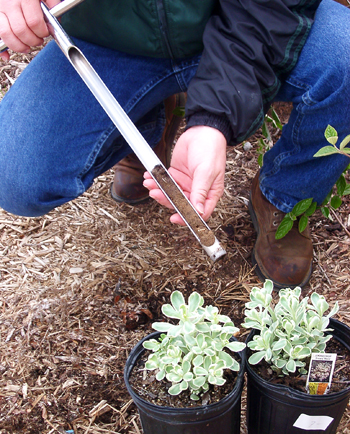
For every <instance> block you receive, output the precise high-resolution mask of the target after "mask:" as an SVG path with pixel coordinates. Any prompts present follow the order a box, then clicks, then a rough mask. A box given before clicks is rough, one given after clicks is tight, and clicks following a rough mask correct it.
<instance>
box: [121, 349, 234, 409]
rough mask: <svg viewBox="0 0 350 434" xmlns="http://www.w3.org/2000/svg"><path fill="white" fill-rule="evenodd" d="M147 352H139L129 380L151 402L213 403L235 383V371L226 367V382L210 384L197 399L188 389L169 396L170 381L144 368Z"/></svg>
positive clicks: (181, 405) (188, 405) (173, 404)
mask: <svg viewBox="0 0 350 434" xmlns="http://www.w3.org/2000/svg"><path fill="white" fill-rule="evenodd" d="M149 354H150V351H144V352H143V353H142V354H141V356H140V357H139V359H138V360H137V363H136V364H135V366H134V368H133V370H132V371H131V374H130V377H129V382H130V385H131V387H132V388H133V389H134V391H135V393H136V394H137V395H139V396H141V397H142V398H143V399H145V400H146V401H149V402H151V403H152V404H155V405H160V406H168V407H176V408H191V407H198V406H202V405H209V404H214V403H215V402H218V401H220V400H221V399H223V398H224V397H225V396H227V395H228V394H229V393H230V392H231V391H232V390H233V388H234V386H235V384H236V379H237V372H234V371H231V370H230V369H226V370H225V371H224V376H223V378H224V379H225V380H226V383H225V384H224V385H223V386H220V387H218V386H213V385H210V386H209V390H208V391H207V392H205V393H204V394H202V395H200V400H199V401H194V400H192V399H191V398H190V395H191V394H190V392H189V391H188V390H185V391H183V392H181V393H180V394H179V395H176V396H171V395H169V394H168V389H169V387H170V386H171V383H170V382H168V381H167V380H162V381H157V379H156V377H155V375H156V372H152V371H146V370H145V369H144V366H145V363H146V361H147V359H148V356H149ZM231 356H232V357H234V358H235V359H236V360H237V361H238V362H239V360H240V359H239V358H238V357H237V356H236V355H235V354H233V353H231Z"/></svg>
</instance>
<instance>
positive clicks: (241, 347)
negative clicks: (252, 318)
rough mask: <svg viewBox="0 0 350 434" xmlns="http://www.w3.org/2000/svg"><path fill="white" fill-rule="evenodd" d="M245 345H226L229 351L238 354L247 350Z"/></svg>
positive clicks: (233, 343) (236, 343) (237, 343)
mask: <svg viewBox="0 0 350 434" xmlns="http://www.w3.org/2000/svg"><path fill="white" fill-rule="evenodd" d="M245 346H246V345H245V343H244V342H237V341H235V342H229V343H228V344H227V345H225V347H226V348H228V349H229V350H231V351H233V352H235V353H237V352H238V351H242V350H244V348H245Z"/></svg>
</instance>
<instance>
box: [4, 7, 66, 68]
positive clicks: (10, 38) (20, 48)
mask: <svg viewBox="0 0 350 434" xmlns="http://www.w3.org/2000/svg"><path fill="white" fill-rule="evenodd" d="M58 3H60V0H47V1H45V4H46V5H47V7H48V8H49V9H51V8H52V7H53V6H56V5H57V4H58ZM48 35H49V31H48V29H47V26H46V23H45V21H44V16H43V13H42V10H41V7H40V1H39V0H0V37H1V39H2V40H3V41H4V42H5V44H6V45H7V47H9V48H11V50H13V51H17V52H20V53H29V50H30V47H35V46H37V45H41V44H42V43H43V38H45V37H46V36H48ZM1 57H2V58H3V59H4V60H8V59H9V55H8V53H7V52H6V51H4V52H3V53H1Z"/></svg>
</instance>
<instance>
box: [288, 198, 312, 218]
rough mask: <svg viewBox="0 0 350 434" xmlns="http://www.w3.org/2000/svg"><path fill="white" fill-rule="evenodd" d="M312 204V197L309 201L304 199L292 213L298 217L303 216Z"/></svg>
mask: <svg viewBox="0 0 350 434" xmlns="http://www.w3.org/2000/svg"><path fill="white" fill-rule="evenodd" d="M311 204H312V197H311V198H309V199H303V200H301V201H300V202H298V203H297V204H296V205H294V207H293V209H292V213H293V214H294V215H296V216H297V217H298V216H300V215H301V214H303V213H304V212H305V211H306V210H308V209H309V208H310V205H311Z"/></svg>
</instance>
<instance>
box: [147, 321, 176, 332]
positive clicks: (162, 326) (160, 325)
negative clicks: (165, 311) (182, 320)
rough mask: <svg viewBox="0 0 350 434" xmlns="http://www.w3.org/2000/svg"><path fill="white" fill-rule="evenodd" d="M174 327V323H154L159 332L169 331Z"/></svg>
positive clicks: (153, 326)
mask: <svg viewBox="0 0 350 434" xmlns="http://www.w3.org/2000/svg"><path fill="white" fill-rule="evenodd" d="M173 327H174V326H173V325H172V324H169V323H167V322H154V323H153V324H152V328H154V330H157V331H158V332H168V331H169V330H170V329H172V328H173Z"/></svg>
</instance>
